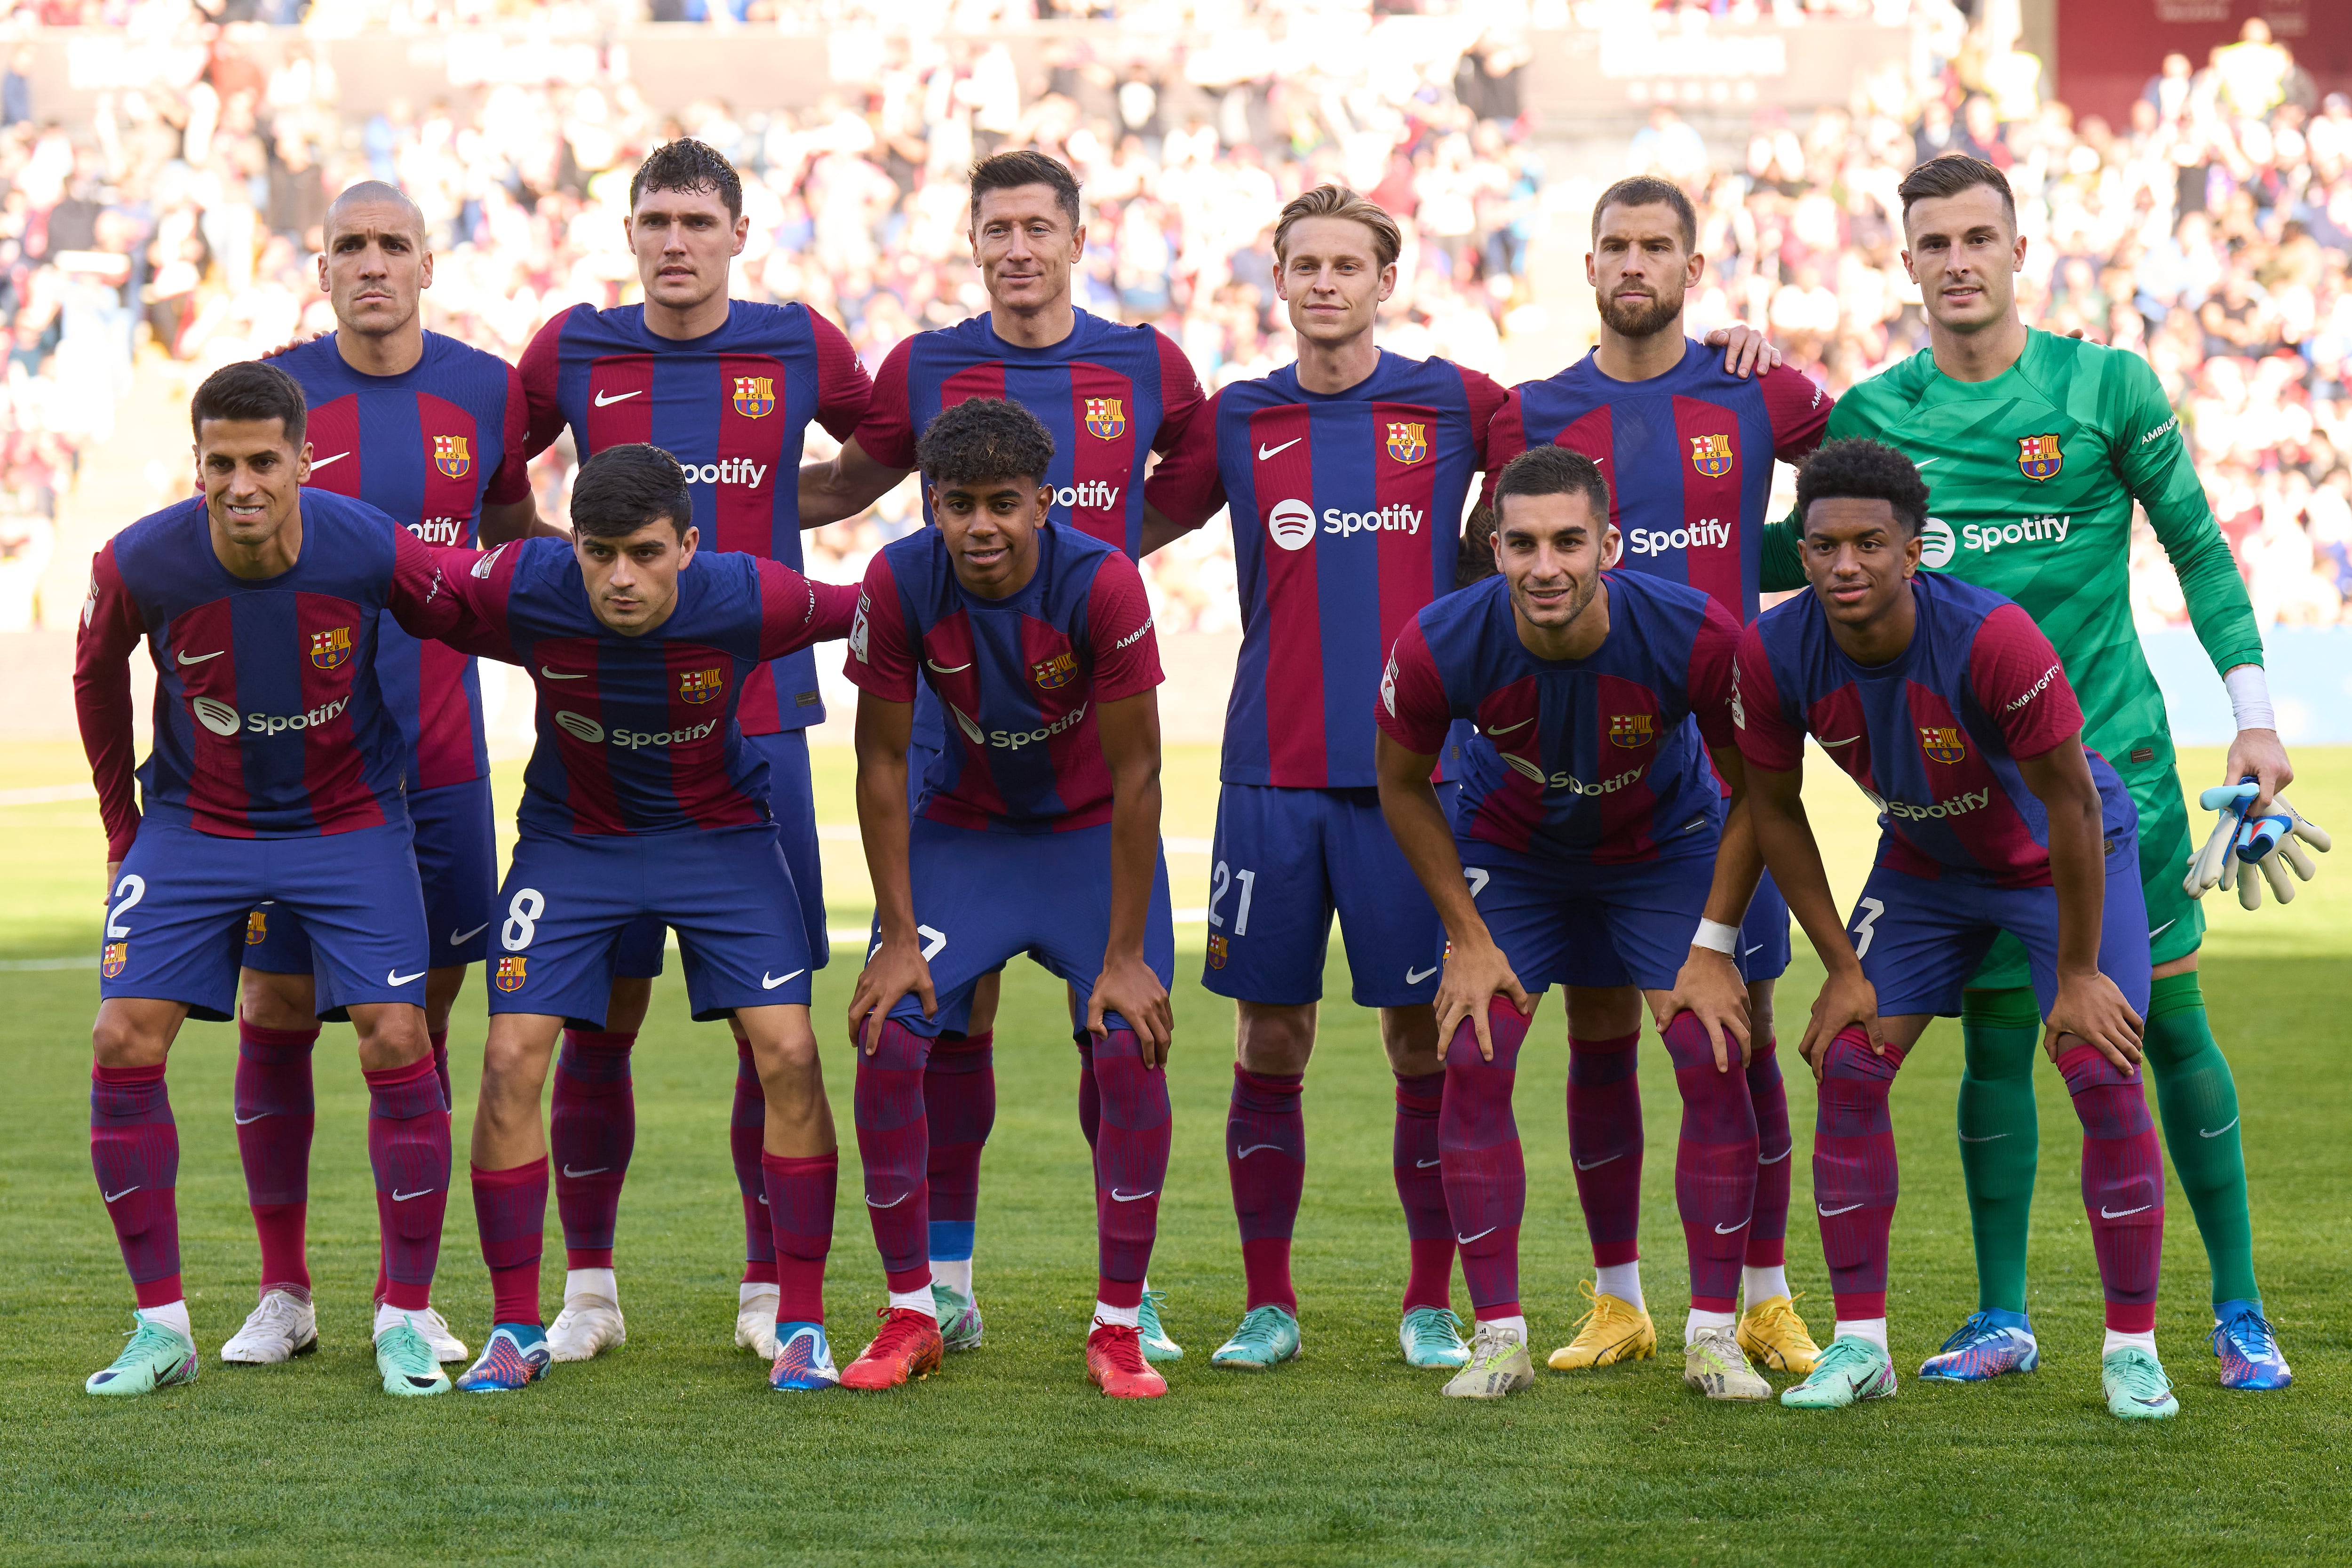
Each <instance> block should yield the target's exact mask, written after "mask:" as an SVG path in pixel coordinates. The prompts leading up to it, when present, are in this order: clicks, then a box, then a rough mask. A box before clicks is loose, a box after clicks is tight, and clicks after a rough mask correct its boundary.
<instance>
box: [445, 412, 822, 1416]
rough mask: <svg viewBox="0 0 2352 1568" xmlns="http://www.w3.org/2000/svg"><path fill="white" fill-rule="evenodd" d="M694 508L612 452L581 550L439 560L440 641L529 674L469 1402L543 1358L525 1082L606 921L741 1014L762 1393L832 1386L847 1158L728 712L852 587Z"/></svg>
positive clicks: (487, 1066)
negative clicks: (757, 1252) (833, 1297)
mask: <svg viewBox="0 0 2352 1568" xmlns="http://www.w3.org/2000/svg"><path fill="white" fill-rule="evenodd" d="M693 515H694V512H693V500H692V498H691V496H690V495H689V494H688V489H687V484H686V479H685V476H684V475H683V473H682V472H681V471H680V469H679V468H678V465H677V460H676V459H675V458H672V457H671V456H670V455H669V454H668V453H667V452H665V451H663V450H661V449H660V448H659V447H648V446H623V447H608V448H606V449H605V450H604V451H602V452H599V453H597V454H596V455H595V456H594V457H593V458H590V459H589V460H588V461H587V462H586V463H585V464H584V465H583V466H582V468H581V470H580V478H579V480H578V482H577V484H576V485H575V486H574V488H573V491H572V530H573V532H574V535H575V540H574V542H571V543H568V544H567V543H566V542H563V541H561V540H554V539H530V540H525V541H522V542H520V543H516V544H512V545H509V546H506V547H504V548H503V549H500V550H499V551H496V552H492V553H490V554H488V555H484V556H479V557H466V556H449V557H445V564H446V566H447V569H448V572H447V580H448V582H449V583H450V584H451V585H452V589H453V591H454V593H455V594H456V595H457V598H458V599H459V600H460V601H461V602H462V603H463V604H464V605H465V608H466V610H467V620H468V623H469V624H468V625H467V626H466V627H465V628H463V630H462V632H461V633H459V634H453V635H452V636H450V637H449V638H448V640H450V641H452V642H454V643H457V644H458V645H459V646H460V647H464V648H465V649H466V651H467V652H470V653H476V654H480V655H483V656H486V657H488V658H499V659H504V660H506V661H508V662H509V663H514V664H520V665H522V666H523V667H524V668H527V669H529V670H530V676H531V679H532V682H533V683H534V685H535V686H536V687H537V688H538V693H539V718H538V727H539V739H538V745H537V746H536V748H535V749H534V750H533V751H532V752H531V759H530V768H529V770H528V771H527V772H526V773H525V774H524V792H523V804H522V808H521V810H520V812H519V813H518V821H519V824H520V827H521V830H522V837H521V839H520V842H519V843H518V844H517V845H516V846H515V852H514V859H513V861H512V863H511V865H510V866H509V869H508V872H507V879H506V883H505V885H504V886H503V887H502V888H501V889H499V909H498V910H494V911H493V914H494V918H495V917H497V916H499V915H501V914H502V916H503V919H502V920H501V921H500V923H499V926H498V928H497V931H496V935H497V939H498V950H497V952H496V954H495V956H494V960H493V964H492V968H491V973H490V979H491V985H492V991H491V994H490V1030H489V1040H488V1046H487V1047H486V1051H485V1055H484V1058H483V1064H482V1091H481V1099H480V1101H479V1110H478V1114H477V1116H476V1119H475V1122H474V1146H473V1183H474V1210H475V1215H476V1217H477V1219H478V1222H479V1224H480V1226H481V1236H482V1256H483V1258H484V1260H485V1261H486V1262H487V1263H488V1265H489V1268H490V1281H491V1290H492V1294H493V1309H492V1314H491V1316H492V1320H493V1327H492V1330H491V1333H490V1338H489V1342H488V1345H487V1347H486V1348H485V1349H484V1350H483V1352H482V1355H481V1358H480V1359H479V1360H478V1361H477V1362H476V1363H474V1365H473V1366H472V1368H471V1369H469V1370H468V1371H467V1373H465V1374H464V1375H463V1376H462V1377H460V1378H459V1379H458V1380H457V1386H458V1387H460V1388H463V1389H467V1390H471V1391H478V1392H489V1391H494V1390H503V1389H512V1388H520V1387H521V1386H522V1385H523V1384H527V1383H530V1382H531V1381H533V1380H534V1379H536V1378H539V1377H541V1376H543V1375H545V1373H546V1371H547V1368H548V1365H549V1363H550V1362H551V1356H552V1352H551V1350H550V1348H549V1345H548V1341H547V1334H546V1331H545V1329H544V1328H543V1326H542V1325H541V1317H540V1303H539V1263H540V1251H541V1232H542V1230H543V1228H544V1226H545V1223H546V1214H547V1189H548V1169H547V1140H546V1135H545V1132H544V1130H543V1129H542V1127H541V1121H540V1091H541V1088H542V1087H543V1086H544V1084H545V1083H546V1080H547V1071H548V1065H549V1061H550V1059H551V1057H552V1055H553V1053H554V1049H555V1044H556V1037H557V1035H558V1033H559V1032H560V1031H561V1030H562V1028H563V1026H564V1023H565V1021H566V1020H567V1019H586V1020H588V1021H589V1022H588V1025H587V1026H588V1027H592V1028H601V1027H602V1026H603V1023H604V1014H605V1005H606V1000H607V998H608V997H609V995H610V994H611V991H612V985H613V977H614V965H615V960H616V956H617V952H618V950H619V946H620V942H621V937H622V933H623V931H625V930H626V929H627V928H628V927H629V925H630V924H631V922H633V921H637V920H639V919H640V918H651V919H653V920H656V921H663V922H665V923H667V925H668V926H669V927H670V928H671V929H673V930H674V931H677V933H678V943H679V947H680V949H681V951H682V954H683V957H684V960H685V969H686V985H687V995H688V1000H689V1001H690V1003H691V1004H692V1006H693V1012H694V1016H695V1018H696V1019H697V1020H698V1021H709V1020H712V1019H719V1018H726V1017H729V1016H732V1017H733V1019H734V1021H735V1022H736V1024H737V1025H739V1026H740V1027H741V1029H742V1031H743V1033H744V1035H745V1037H747V1038H748V1039H749V1040H750V1042H751V1052H752V1057H753V1059H754V1061H755V1062H756V1064H757V1066H758V1070H759V1074H760V1081H761V1087H762V1089H764V1090H765V1096H766V1101H767V1104H766V1131H765V1134H764V1138H763V1142H762V1143H761V1172H762V1179H763V1181H764V1184H765V1186H766V1197H767V1200H768V1214H769V1223H770V1226H771V1227H772V1234H773V1238H774V1244H775V1249H776V1254H777V1258H778V1261H779V1272H780V1275H781V1280H782V1283H781V1289H780V1296H779V1300H778V1302H777V1307H776V1318H777V1322H776V1342H777V1346H778V1352H777V1355H776V1358H775V1361H774V1363H773V1366H772V1370H771V1372H770V1374H769V1382H770V1384H771V1385H772V1386H773V1387H775V1388H777V1389H779V1390H798V1389H816V1388H827V1387H830V1386H832V1385H833V1384H834V1383H835V1381H837V1375H838V1374H837V1373H835V1371H834V1367H833V1357H832V1352H831V1351H830V1349H829V1347H828V1346H827V1344H826V1342H825V1337H824V1258H825V1254H826V1252H827V1251H828V1250H829V1249H830V1247H831V1246H832V1237H833V1200H834V1186H835V1173H836V1170H837V1167H838V1158H837V1156H836V1154H835V1149H834V1137H833V1117H832V1113H831V1111H830V1110H829V1109H828V1108H827V1107H826V1105H825V1099H824V1079H823V1077H822V1075H821V1072H820V1070H819V1066H818V1061H817V1054H816V1037H815V1035H814V1033H812V1032H811V1030H810V1027H809V1014H808V998H809V979H808V974H809V966H810V955H809V947H808V938H807V933H806V931H805V929H804V927H803V921H802V918H801V908H800V900H799V896H798V894H797V893H796V891H795V890H794V888H793V877H792V872H791V869H790V868H789V867H787V865H786V864H785V861H784V857H783V852H782V849H781V848H780V847H779V846H778V843H777V837H776V827H775V823H774V820H773V818H772V816H771V815H770V812H769V809H768V777H767V764H766V763H765V762H764V761H763V760H762V759H761V756H760V754H759V753H758V752H756V751H754V750H752V749H751V747H749V746H747V745H746V744H744V742H743V735H742V731H741V730H740V728H738V726H737V724H736V721H735V720H736V704H737V703H738V701H740V698H741V694H742V690H743V688H744V686H745V684H746V682H747V680H748V679H750V678H751V676H752V674H753V673H754V672H756V671H757V670H758V669H759V668H761V664H762V662H763V661H765V660H768V659H772V658H781V657H782V655H784V654H786V653H790V652H792V651H793V650H794V649H797V648H801V647H807V646H808V645H809V644H811V643H813V642H817V641H821V640H823V639H824V638H827V637H839V636H840V635H842V633H843V631H844V630H845V629H846V627H847V626H848V624H849V617H850V615H851V613H852V611H853V610H854V608H855V606H856V593H855V591H854V590H852V589H850V588H847V587H840V588H835V587H833V586H830V585H828V584H816V583H811V582H809V581H807V580H806V579H805V578H803V577H802V576H801V574H799V573H797V572H795V571H793V569H792V568H791V567H789V566H786V565H783V564H782V563H779V562H774V561H768V560H763V559H760V558H758V557H754V556H751V555H748V554H742V553H735V552H699V551H698V546H699V544H700V542H701V531H700V530H698V529H697V528H694V527H692V526H690V525H689V523H688V520H689V519H691V518H692V517H693ZM467 560H470V561H471V565H470V567H469V568H468V567H464V566H461V565H460V564H459V563H463V562H466V561H467Z"/></svg>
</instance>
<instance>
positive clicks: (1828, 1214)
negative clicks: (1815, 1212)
mask: <svg viewBox="0 0 2352 1568" xmlns="http://www.w3.org/2000/svg"><path fill="white" fill-rule="evenodd" d="M1813 1206H1814V1207H1815V1208H1817V1209H1822V1205H1819V1204H1815V1205H1813ZM1861 1206H1862V1205H1860V1204H1848V1205H1845V1207H1843V1208H1842V1209H1822V1218H1823V1219H1833V1218H1835V1217H1836V1216H1837V1215H1842V1214H1852V1213H1853V1211H1854V1210H1856V1209H1858V1208H1860V1207H1861Z"/></svg>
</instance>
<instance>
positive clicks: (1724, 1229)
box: [1715, 1219, 1748, 1236]
mask: <svg viewBox="0 0 2352 1568" xmlns="http://www.w3.org/2000/svg"><path fill="white" fill-rule="evenodd" d="M1747 1228H1748V1222H1747V1221H1746V1220H1744V1219H1743V1220H1741V1221H1740V1222H1739V1223H1738V1225H1718V1226H1716V1227H1715V1234H1716V1235H1717V1236H1729V1235H1730V1234H1731V1233H1732V1232H1733V1231H1735V1230H1746V1229H1747Z"/></svg>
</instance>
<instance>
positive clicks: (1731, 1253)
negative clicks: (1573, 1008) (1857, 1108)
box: [1665, 1012, 1756, 1312]
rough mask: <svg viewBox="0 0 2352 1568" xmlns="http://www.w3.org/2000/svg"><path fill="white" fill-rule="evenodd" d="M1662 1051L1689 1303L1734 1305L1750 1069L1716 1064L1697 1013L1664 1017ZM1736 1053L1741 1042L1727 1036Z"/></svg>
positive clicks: (1751, 1153) (1750, 1134)
mask: <svg viewBox="0 0 2352 1568" xmlns="http://www.w3.org/2000/svg"><path fill="white" fill-rule="evenodd" d="M1665 1041H1666V1055H1667V1057H1668V1058H1670V1059H1671V1060H1672V1061H1673V1062H1674V1064H1675V1088H1676V1089H1679V1090H1681V1092H1682V1101H1683V1126H1682V1136H1681V1137H1680V1138H1679V1139H1678V1140H1676V1142H1675V1209H1676V1210H1677V1212H1679V1213H1680V1214H1681V1215H1682V1222H1683V1246H1684V1248H1685V1251H1686V1252H1687V1253H1688V1255H1689V1258H1690V1278H1691V1306H1692V1308H1693V1309H1694V1310H1697V1311H1701V1312H1731V1311H1737V1310H1738V1307H1739V1266H1740V1260H1741V1259H1742V1258H1743V1257H1744V1256H1745V1255H1746V1252H1747V1247H1748V1236H1747V1232H1748V1224H1749V1222H1750V1221H1751V1220H1752V1219H1753V1218H1754V1215H1755V1209H1756V1108H1755V1106H1754V1105H1753V1104H1752V1103H1751V1102H1750V1101H1749V1100H1748V1075H1747V1074H1746V1073H1745V1072H1743V1071H1742V1070H1740V1067H1739V1064H1738V1062H1737V1061H1736V1060H1735V1061H1733V1062H1731V1064H1730V1067H1729V1069H1728V1070H1727V1071H1723V1072H1718V1071H1717V1070H1716V1066H1715V1047H1713V1046H1712V1045H1710V1044H1708V1043H1707V1037H1706V1026H1704V1025H1702V1024H1701V1023H1700V1022H1699V1021H1698V1017H1697V1016H1696V1015H1695V1014H1692V1013H1689V1012H1683V1013H1677V1014H1675V1016H1674V1017H1673V1018H1672V1019H1670V1020H1669V1021H1668V1022H1667V1024H1666V1029H1665ZM1724 1046H1725V1047H1726V1049H1727V1051H1728V1052H1730V1053H1731V1054H1732V1055H1734V1056H1737V1054H1738V1050H1739V1042H1738V1040H1736V1039H1731V1038H1729V1037H1726V1039H1725V1041H1724Z"/></svg>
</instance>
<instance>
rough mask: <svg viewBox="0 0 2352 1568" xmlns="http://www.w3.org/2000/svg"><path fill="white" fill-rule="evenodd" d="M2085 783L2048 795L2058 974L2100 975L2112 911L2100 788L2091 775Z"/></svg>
mask: <svg viewBox="0 0 2352 1568" xmlns="http://www.w3.org/2000/svg"><path fill="white" fill-rule="evenodd" d="M2083 784H2084V786H2085V787H2084V788H2082V789H2081V790H2079V791H2078V790H2076V789H2074V788H2071V787H2070V788H2067V789H2064V790H2062V791H2059V792H2056V793H2054V794H2053V795H2049V796H2045V797H2043V800H2042V806H2043V808H2044V809H2045V810H2047V811H2048V812H2049V814H2050V880H2051V883H2052V885H2053V887H2054V888H2055V889H2057V893H2058V973H2061V974H2095V973H2098V968H2099V928H2100V925H2101V923H2102V921H2104V920H2105V914H2106V893H2107V886H2106V839H2105V835H2104V834H2102V833H2101V831H2100V826H2099V792H2098V790H2097V788H2096V787H2095V786H2093V785H2092V784H2091V781H2090V775H2089V774H2088V773H2084V777H2083Z"/></svg>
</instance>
